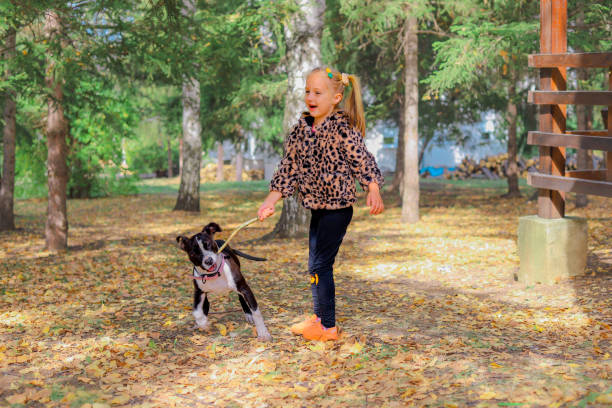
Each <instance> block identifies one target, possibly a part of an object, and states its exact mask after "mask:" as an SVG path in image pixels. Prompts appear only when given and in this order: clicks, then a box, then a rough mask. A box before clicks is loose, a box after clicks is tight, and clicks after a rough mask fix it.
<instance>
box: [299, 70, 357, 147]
mask: <svg viewBox="0 0 612 408" xmlns="http://www.w3.org/2000/svg"><path fill="white" fill-rule="evenodd" d="M319 71H321V72H323V73H324V74H325V76H326V77H327V79H329V81H330V82H331V85H332V90H333V91H334V92H335V93H339V94H342V99H343V100H344V99H345V98H344V89H345V88H346V87H347V86H348V85H349V83H350V85H351V93H350V95H349V96H348V98H347V99H346V100H345V102H344V111H345V112H346V113H347V114H348V116H349V122H350V123H351V125H353V126H355V127H356V128H357V129H359V130H360V131H361V136H362V137H365V129H366V122H365V113H364V111H363V101H362V99H361V85H360V84H359V78H358V77H357V76H355V75H350V74H345V73H344V74H343V73H342V72H340V71H338V70H336V69H334V68H331V67H325V68H323V67H317V68H315V69H313V70H312V71H310V74H308V76H310V75H311V74H314V73H315V72H319ZM335 109H337V106H334V110H335Z"/></svg>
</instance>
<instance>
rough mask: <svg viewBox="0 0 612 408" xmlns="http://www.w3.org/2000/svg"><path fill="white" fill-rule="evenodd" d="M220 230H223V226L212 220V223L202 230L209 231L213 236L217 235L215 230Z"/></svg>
mask: <svg viewBox="0 0 612 408" xmlns="http://www.w3.org/2000/svg"><path fill="white" fill-rule="evenodd" d="M220 231H221V227H220V226H219V224H217V223H216V222H211V223H210V224H208V225H207V226H205V227H204V228H202V232H205V233H207V234H208V235H210V236H211V237H212V236H213V235H215V232H220Z"/></svg>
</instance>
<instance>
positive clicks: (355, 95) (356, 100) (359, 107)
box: [344, 75, 366, 137]
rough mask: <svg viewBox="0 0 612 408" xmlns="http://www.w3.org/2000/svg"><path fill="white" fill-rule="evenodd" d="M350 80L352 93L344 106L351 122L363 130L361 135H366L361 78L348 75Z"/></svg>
mask: <svg viewBox="0 0 612 408" xmlns="http://www.w3.org/2000/svg"><path fill="white" fill-rule="evenodd" d="M348 80H349V82H350V83H351V94H350V95H349V97H348V99H347V100H346V102H345V104H344V108H345V110H346V113H348V115H349V118H350V122H351V124H352V125H353V126H355V127H356V128H357V129H358V130H359V131H361V137H365V130H366V121H365V113H364V111H363V101H362V99H361V85H360V84H359V78H358V77H356V76H355V75H348Z"/></svg>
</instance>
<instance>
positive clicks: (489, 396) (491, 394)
mask: <svg viewBox="0 0 612 408" xmlns="http://www.w3.org/2000/svg"><path fill="white" fill-rule="evenodd" d="M478 398H480V399H481V400H489V399H494V398H497V394H496V393H494V392H493V391H487V392H483V393H482V394H480V396H479V397H478Z"/></svg>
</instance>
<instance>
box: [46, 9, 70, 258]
mask: <svg viewBox="0 0 612 408" xmlns="http://www.w3.org/2000/svg"><path fill="white" fill-rule="evenodd" d="M60 30H61V22H60V19H59V16H58V15H57V13H56V12H54V11H47V12H46V13H45V35H46V36H47V38H48V39H49V40H48V41H49V42H52V41H54V37H56V36H58V35H61V33H60ZM55 71H56V69H55V62H54V58H53V55H49V56H48V58H47V69H46V72H47V74H46V78H45V82H46V85H47V87H48V88H49V91H50V94H51V95H50V97H49V98H48V99H47V109H48V111H47V112H48V113H47V177H48V186H49V196H48V207H47V224H46V226H45V242H46V246H47V249H48V250H49V251H61V250H65V249H66V248H67V247H68V216H67V210H66V186H67V184H68V166H67V164H66V159H67V156H68V147H67V145H66V136H67V133H68V132H67V129H68V127H67V123H66V119H65V117H64V107H63V105H62V103H63V96H64V95H63V90H62V80H61V79H60V78H56V77H55Z"/></svg>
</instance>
